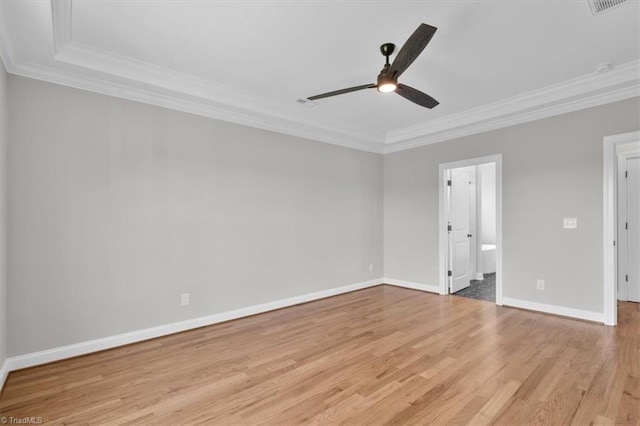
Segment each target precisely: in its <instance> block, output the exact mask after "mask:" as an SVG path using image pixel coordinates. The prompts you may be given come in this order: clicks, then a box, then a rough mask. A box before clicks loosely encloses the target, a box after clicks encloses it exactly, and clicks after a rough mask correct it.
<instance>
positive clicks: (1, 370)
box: [0, 359, 9, 392]
mask: <svg viewBox="0 0 640 426" xmlns="http://www.w3.org/2000/svg"><path fill="white" fill-rule="evenodd" d="M8 375H9V363H8V360H6V359H5V360H4V362H3V363H2V365H1V366H0V392H1V391H2V388H3V387H4V382H6V381H7V376H8Z"/></svg>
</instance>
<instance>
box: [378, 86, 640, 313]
mask: <svg viewBox="0 0 640 426" xmlns="http://www.w3.org/2000/svg"><path fill="white" fill-rule="evenodd" d="M639 128H640V99H639V98H635V99H629V100H626V101H621V102H616V103H613V104H609V105H604V106H600V107H596V108H590V109H586V110H582V111H577V112H573V113H570V114H565V115H561V116H556V117H551V118H547V119H543V120H539V121H535V122H530V123H525V124H521V125H517V126H513V127H508V128H504V129H500V130H495V131H491V132H487V133H482V134H477V135H473V136H468V137H464V138H459V139H456V140H451V141H447V142H444V143H439V144H433V145H427V146H423V147H420V148H415V149H411V150H408V151H401V152H397V153H394V154H389V155H385V156H384V242H385V245H384V260H385V265H384V271H385V276H386V277H388V278H395V279H398V280H406V281H412V282H417V283H423V284H435V285H437V284H438V280H439V277H438V165H439V164H440V163H445V162H450V161H456V160H463V159H467V158H474V157H481V156H485V155H493V154H499V153H502V155H503V249H504V251H503V261H504V269H503V271H504V275H503V278H504V281H503V285H504V296H505V297H510V298H516V299H522V300H527V301H531V302H538V303H546V304H551V305H560V306H565V307H570V308H575V309H583V310H588V311H594V312H602V311H603V299H602V298H603V296H602V294H603V286H602V279H603V268H602V161H603V160H602V150H603V142H602V138H603V137H604V136H606V135H612V134H619V133H625V132H630V131H634V130H638V129H639ZM563 217H577V218H578V229H576V230H563V229H562V218H563ZM538 278H541V279H545V280H546V290H545V291H538V290H536V279H538Z"/></svg>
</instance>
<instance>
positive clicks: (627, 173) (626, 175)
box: [624, 170, 629, 179]
mask: <svg viewBox="0 0 640 426" xmlns="http://www.w3.org/2000/svg"><path fill="white" fill-rule="evenodd" d="M628 177H629V172H628V171H627V170H625V171H624V178H625V179H626V178H628Z"/></svg>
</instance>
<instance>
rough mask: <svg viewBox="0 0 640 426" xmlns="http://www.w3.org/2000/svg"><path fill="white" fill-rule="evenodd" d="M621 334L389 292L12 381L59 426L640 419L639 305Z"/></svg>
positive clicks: (1, 411)
mask: <svg viewBox="0 0 640 426" xmlns="http://www.w3.org/2000/svg"><path fill="white" fill-rule="evenodd" d="M618 318H619V325H618V327H615V328H613V327H606V326H603V325H599V324H594V323H589V322H584V321H577V320H571V319H566V318H560V317H555V316H551V315H545V314H540V313H535V312H528V311H522V310H517V309H511V308H503V307H499V306H496V305H495V304H492V303H489V302H484V301H477V300H471V299H464V298H460V297H456V296H446V297H443V296H437V295H433V294H428V293H422V292H418V291H414V290H408V289H401V288H397V287H391V286H378V287H373V288H369V289H365V290H360V291H356V292H353V293H348V294H344V295H340V296H335V297H331V298H327V299H323V300H319V301H315V302H311V303H307V304H303V305H297V306H293V307H290V308H286V309H281V310H278V311H273V312H269V313H265V314H261V315H255V316H252V317H247V318H243V319H239V320H235V321H230V322H227V323H222V324H217V325H213V326H209V327H203V328H199V329H196V330H191V331H187V332H183V333H179V334H175V335H171V336H166V337H162V338H158V339H153V340H149V341H145V342H140V343H136V344H133V345H128V346H124V347H120V348H115V349H111V350H108V351H103V352H99V353H95V354H91V355H87V356H82V357H77V358H73V359H68V360H64V361H60V362H56V363H52V364H48V365H43V366H38V367H34V368H30V369H25V370H22V371H16V372H12V373H11V374H10V375H9V378H8V379H7V383H6V386H5V388H4V390H3V392H2V395H0V415H1V416H6V417H9V416H13V417H25V416H35V417H38V416H41V417H43V419H44V420H45V424H118V425H121V424H132V425H134V424H141V425H149V424H153V425H164V424H167V425H174V424H188V425H192V424H193V425H196V424H203V425H210V424H224V425H258V424H264V425H284V424H286V425H294V424H341V425H353V424H367V425H378V424H389V425H397V424H420V425H423V424H450V425H462V424H471V425H479V424H500V425H516V424H517V425H521V424H522V425H524V424H575V425H589V424H592V425H596V424H598V425H609V424H623V425H624V424H628V425H639V424H640V325H639V324H640V305H639V304H634V303H622V302H621V303H620V304H619V312H618Z"/></svg>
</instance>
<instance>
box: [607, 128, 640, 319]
mask: <svg viewBox="0 0 640 426" xmlns="http://www.w3.org/2000/svg"><path fill="white" fill-rule="evenodd" d="M637 141H640V131H636V132H629V133H623V134H620V135H613V136H605V138H604V140H603V156H602V157H603V179H602V185H603V197H602V205H603V220H602V235H603V238H602V241H603V245H604V247H603V250H602V251H603V263H602V267H603V287H604V290H603V305H604V306H603V307H604V319H603V322H604V323H605V324H606V325H612V326H613V325H616V324H617V323H618V309H617V303H618V300H617V299H618V296H617V288H616V287H617V286H616V281H617V277H616V274H617V261H618V259H617V250H616V247H615V246H614V241H616V238H617V236H616V234H617V228H616V226H617V218H616V215H617V194H616V192H617V176H616V175H617V173H616V172H617V170H616V169H617V159H616V146H617V145H619V144H624V143H628V142H637Z"/></svg>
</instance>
